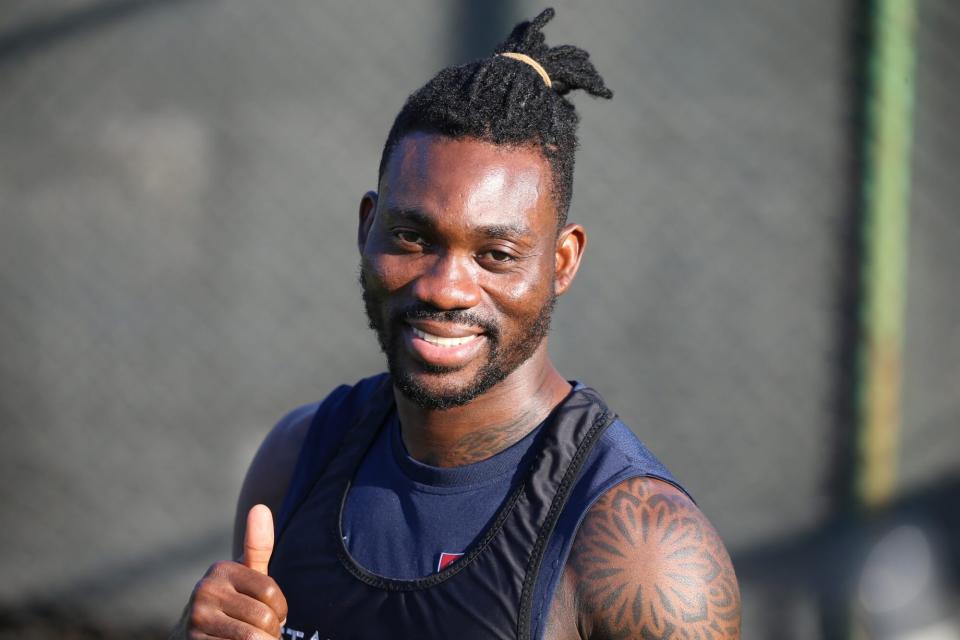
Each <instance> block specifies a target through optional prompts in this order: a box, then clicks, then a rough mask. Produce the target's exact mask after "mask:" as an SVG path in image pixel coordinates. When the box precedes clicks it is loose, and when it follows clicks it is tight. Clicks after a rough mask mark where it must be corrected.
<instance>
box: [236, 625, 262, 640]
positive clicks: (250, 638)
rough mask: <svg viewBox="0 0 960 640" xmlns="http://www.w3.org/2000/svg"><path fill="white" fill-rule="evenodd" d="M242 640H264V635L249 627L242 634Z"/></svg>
mask: <svg viewBox="0 0 960 640" xmlns="http://www.w3.org/2000/svg"><path fill="white" fill-rule="evenodd" d="M240 640H263V634H262V633H261V632H260V631H258V630H256V629H254V628H252V627H247V628H246V629H243V630H242V631H241V632H240Z"/></svg>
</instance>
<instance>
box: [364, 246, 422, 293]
mask: <svg viewBox="0 0 960 640" xmlns="http://www.w3.org/2000/svg"><path fill="white" fill-rule="evenodd" d="M360 264H361V268H362V269H363V273H364V274H365V277H366V279H367V287H368V288H370V289H374V290H377V291H382V292H392V291H396V290H397V289H402V288H403V287H404V286H406V285H407V284H408V283H409V282H410V281H411V280H412V279H413V276H412V275H411V273H410V272H411V269H410V268H409V265H408V264H406V263H405V262H404V260H402V259H401V258H400V257H398V256H392V255H390V254H383V253H379V254H374V255H364V256H363V258H362V260H361V262H360Z"/></svg>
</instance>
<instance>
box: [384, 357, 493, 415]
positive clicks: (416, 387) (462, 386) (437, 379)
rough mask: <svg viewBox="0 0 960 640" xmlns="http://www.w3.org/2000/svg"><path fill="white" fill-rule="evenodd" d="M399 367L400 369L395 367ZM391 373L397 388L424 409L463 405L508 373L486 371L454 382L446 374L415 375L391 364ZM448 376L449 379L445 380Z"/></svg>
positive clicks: (441, 408)
mask: <svg viewBox="0 0 960 640" xmlns="http://www.w3.org/2000/svg"><path fill="white" fill-rule="evenodd" d="M395 369H398V370H395ZM390 375H391V376H392V377H393V383H394V385H395V386H396V387H397V389H398V390H399V391H400V393H402V394H403V395H404V397H406V398H407V399H408V400H410V402H412V403H413V404H415V405H416V406H418V407H420V408H421V409H432V410H443V409H453V408H454V407H462V406H464V405H465V404H468V403H469V402H471V401H472V400H474V399H475V398H477V397H479V396H481V395H483V394H484V393H486V392H487V391H489V390H490V388H491V387H493V386H494V385H496V384H497V383H498V382H500V381H502V380H503V379H504V378H505V377H506V373H505V372H502V371H500V370H484V371H481V372H480V373H479V374H477V375H475V376H474V377H473V378H472V379H471V380H468V381H466V382H462V381H459V382H458V381H455V380H451V379H449V378H453V377H454V376H453V375H451V374H449V373H447V374H443V373H440V374H429V373H428V374H422V373H421V374H415V373H412V372H411V371H409V370H407V369H403V368H399V367H392V366H391V367H390ZM444 378H448V380H444Z"/></svg>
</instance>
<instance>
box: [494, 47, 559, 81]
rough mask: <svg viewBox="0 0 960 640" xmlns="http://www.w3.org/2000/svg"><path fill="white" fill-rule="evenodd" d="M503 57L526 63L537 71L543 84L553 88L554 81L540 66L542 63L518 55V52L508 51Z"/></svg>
mask: <svg viewBox="0 0 960 640" xmlns="http://www.w3.org/2000/svg"><path fill="white" fill-rule="evenodd" d="M500 55H501V56H503V57H505V58H513V59H514V60H519V61H520V62H523V63H526V64H528V65H530V66H531V67H533V70H534V71H536V72H537V73H538V74H539V75H540V77H541V78H543V84H545V85H547V86H548V87H552V86H553V81H551V80H550V75H549V74H548V73H547V70H546V69H544V68H543V67H541V66H540V63H539V62H537V61H536V60H534V59H533V58H531V57H530V56H528V55H527V54H525V53H517V52H516V51H507V52H506V53H501V54H500Z"/></svg>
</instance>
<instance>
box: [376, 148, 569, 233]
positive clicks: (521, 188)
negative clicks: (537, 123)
mask: <svg viewBox="0 0 960 640" xmlns="http://www.w3.org/2000/svg"><path fill="white" fill-rule="evenodd" d="M551 180H552V174H551V168H550V164H549V162H548V161H547V160H546V158H544V157H543V155H542V154H541V153H540V151H539V150H538V149H536V148H535V147H527V146H504V145H496V144H493V143H490V142H486V141H482V140H477V139H475V138H460V139H454V138H449V137H446V136H442V135H438V134H427V133H411V134H409V135H407V136H404V138H403V139H401V140H400V142H399V143H398V144H397V146H396V148H395V149H394V150H393V152H392V153H391V156H390V159H389V162H388V164H387V167H386V170H385V171H384V175H383V181H382V182H381V185H380V196H381V198H382V199H384V198H385V199H386V205H387V206H388V207H393V208H416V209H419V210H422V211H424V212H427V213H431V214H435V215H442V216H443V217H444V218H449V217H452V216H456V215H460V216H465V217H467V218H469V219H470V221H471V222H474V223H478V224H480V223H485V222H495V221H500V222H502V221H504V219H505V218H517V217H523V218H524V219H525V221H526V222H527V223H528V224H535V223H537V222H541V221H545V222H548V223H550V224H553V223H554V222H555V219H556V218H555V216H556V210H555V207H554V203H553V199H552V195H551V193H552V192H551V187H552V182H551ZM541 219H544V220H541ZM514 221H515V222H516V220H514Z"/></svg>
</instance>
